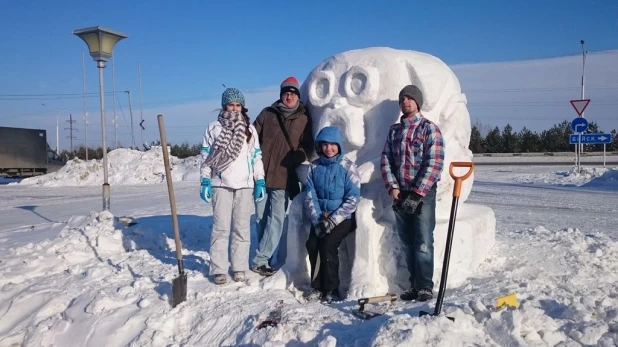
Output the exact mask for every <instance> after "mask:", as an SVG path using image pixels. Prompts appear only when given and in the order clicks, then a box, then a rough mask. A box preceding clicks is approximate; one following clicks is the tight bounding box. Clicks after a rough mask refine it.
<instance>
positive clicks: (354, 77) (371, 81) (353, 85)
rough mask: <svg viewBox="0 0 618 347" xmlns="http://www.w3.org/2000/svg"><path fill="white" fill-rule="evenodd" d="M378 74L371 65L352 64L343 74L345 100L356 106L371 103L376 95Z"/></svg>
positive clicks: (378, 80)
mask: <svg viewBox="0 0 618 347" xmlns="http://www.w3.org/2000/svg"><path fill="white" fill-rule="evenodd" d="M379 84H380V74H379V73H378V70H377V69H376V68H375V67H373V66H358V65H357V66H352V67H351V68H350V69H349V70H348V71H347V72H346V76H345V84H344V89H345V94H346V96H347V101H348V102H349V103H350V104H352V105H356V106H360V105H362V104H368V103H373V102H374V101H375V99H376V97H377V96H378V86H379Z"/></svg>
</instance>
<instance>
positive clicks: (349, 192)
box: [304, 126, 360, 225]
mask: <svg viewBox="0 0 618 347" xmlns="http://www.w3.org/2000/svg"><path fill="white" fill-rule="evenodd" d="M320 142H328V143H336V144H337V145H339V153H338V154H337V155H336V156H334V157H332V158H328V157H326V156H325V155H324V153H322V148H321V144H320ZM314 143H315V149H316V153H317V154H318V155H319V156H320V157H319V158H318V159H316V160H314V161H313V162H312V163H311V166H310V168H309V173H308V176H307V183H306V184H305V186H304V192H305V194H306V196H305V214H306V215H307V217H308V218H309V219H310V220H311V224H312V225H316V224H318V223H319V222H320V221H321V220H322V215H323V213H324V212H327V213H328V218H329V219H330V220H331V221H332V222H333V224H334V225H338V224H339V223H341V222H343V221H344V220H345V219H350V218H351V216H352V213H354V211H356V206H357V205H358V201H359V199H360V174H359V173H358V168H357V167H356V164H354V162H353V161H351V160H350V159H348V158H346V157H345V156H344V148H343V136H342V134H341V130H339V128H337V127H333V126H330V127H325V128H323V129H322V130H320V133H319V134H318V136H317V137H316V139H315V142H314Z"/></svg>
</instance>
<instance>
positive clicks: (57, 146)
mask: <svg viewBox="0 0 618 347" xmlns="http://www.w3.org/2000/svg"><path fill="white" fill-rule="evenodd" d="M58 123H59V120H58V116H56V154H58V155H60V130H59V124H58Z"/></svg>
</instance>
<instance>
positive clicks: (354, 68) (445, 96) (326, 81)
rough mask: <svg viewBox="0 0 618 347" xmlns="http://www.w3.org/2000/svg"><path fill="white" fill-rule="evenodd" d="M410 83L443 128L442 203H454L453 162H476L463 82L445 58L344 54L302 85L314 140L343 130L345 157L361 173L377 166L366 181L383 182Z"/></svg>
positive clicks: (378, 50) (371, 51)
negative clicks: (391, 136) (387, 149)
mask: <svg viewBox="0 0 618 347" xmlns="http://www.w3.org/2000/svg"><path fill="white" fill-rule="evenodd" d="M408 84H414V85H416V86H417V87H419V89H420V90H421V91H422V92H423V97H424V103H423V107H422V109H421V112H422V113H423V115H424V116H425V117H426V118H428V119H429V120H431V121H433V122H434V123H436V124H437V125H438V126H439V127H440V130H441V131H442V134H443V136H444V140H445V144H446V148H445V166H444V171H443V174H442V177H441V184H440V185H439V191H438V200H443V201H442V202H443V203H445V204H446V205H449V204H450V201H451V199H450V198H447V199H441V197H446V195H445V194H451V193H452V184H453V180H452V179H451V178H450V175H449V173H448V168H449V164H450V162H452V161H470V160H471V159H472V152H471V151H469V150H468V144H469V142H470V131H471V129H470V115H469V113H468V110H467V108H466V99H465V96H464V95H463V94H462V93H461V88H460V85H459V81H458V79H457V77H456V76H455V74H454V73H453V72H452V70H451V69H450V68H449V67H448V66H447V65H446V64H444V63H443V62H442V61H441V60H440V59H438V58H436V57H434V56H432V55H429V54H426V53H422V52H416V51H405V50H395V49H391V48H382V47H374V48H366V49H359V50H352V51H347V52H343V53H340V54H337V55H335V56H332V57H330V58H328V59H326V60H325V61H323V62H322V63H320V64H319V65H318V66H317V67H315V68H314V69H313V71H311V73H310V74H309V76H308V77H307V78H306V79H305V82H304V83H303V85H302V86H301V96H302V100H303V102H304V103H305V105H306V106H307V108H308V110H309V112H310V114H311V117H312V118H313V132H314V136H315V135H316V134H317V133H318V132H319V130H320V129H321V128H323V127H325V126H329V125H334V126H338V127H340V128H341V130H342V132H343V134H344V138H345V148H346V156H348V157H349V158H350V159H352V160H354V161H355V162H356V164H357V165H358V166H359V167H360V170H361V174H363V170H367V167H368V166H367V165H364V166H363V164H365V163H369V162H373V167H372V169H373V170H374V172H373V175H370V176H371V179H366V178H364V179H363V183H367V182H368V181H373V180H376V179H380V180H381V179H382V178H381V175H380V173H379V170H380V169H379V161H378V162H376V160H379V157H380V154H381V152H382V148H383V146H384V142H385V140H386V135H387V133H388V129H389V127H390V126H391V125H392V124H393V123H396V122H398V121H399V117H400V116H401V111H400V109H399V104H398V100H397V98H398V96H399V91H400V90H401V89H402V88H403V87H404V86H406V85H408ZM456 173H457V174H463V172H461V173H459V172H456ZM363 176H365V175H363ZM366 177H369V176H366ZM472 181H473V178H471V179H468V180H467V181H466V182H464V185H463V187H462V195H461V198H460V202H463V201H465V199H466V198H467V196H468V194H469V191H470V189H471V186H472ZM444 200H448V201H444ZM448 209H449V208H448V207H447V210H448ZM447 212H448V211H447Z"/></svg>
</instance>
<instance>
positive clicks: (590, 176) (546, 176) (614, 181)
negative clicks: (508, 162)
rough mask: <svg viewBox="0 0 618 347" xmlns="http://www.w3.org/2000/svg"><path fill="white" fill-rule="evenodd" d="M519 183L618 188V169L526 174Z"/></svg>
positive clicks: (575, 169)
mask: <svg viewBox="0 0 618 347" xmlns="http://www.w3.org/2000/svg"><path fill="white" fill-rule="evenodd" d="M516 181H517V182H519V183H530V184H534V183H543V184H553V185H563V186H588V185H589V184H592V182H594V183H593V184H594V185H596V186H599V185H603V186H618V168H602V167H582V168H580V170H577V168H575V167H574V168H572V169H570V170H566V171H564V170H558V171H552V172H549V173H535V174H524V175H521V176H519V177H517V178H516Z"/></svg>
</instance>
